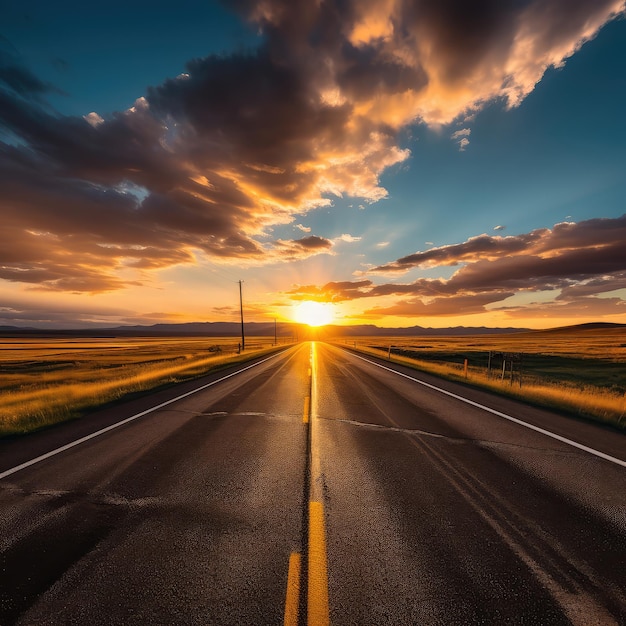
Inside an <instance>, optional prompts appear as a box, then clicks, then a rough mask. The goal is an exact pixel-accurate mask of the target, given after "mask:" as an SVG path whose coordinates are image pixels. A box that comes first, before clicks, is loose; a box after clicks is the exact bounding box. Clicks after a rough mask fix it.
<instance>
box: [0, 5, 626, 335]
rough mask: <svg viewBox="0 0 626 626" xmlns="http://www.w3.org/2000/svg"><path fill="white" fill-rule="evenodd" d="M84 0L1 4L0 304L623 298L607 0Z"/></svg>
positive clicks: (454, 313)
mask: <svg viewBox="0 0 626 626" xmlns="http://www.w3.org/2000/svg"><path fill="white" fill-rule="evenodd" d="M109 8H110V10H109V11H107V12H102V11H101V10H100V9H99V8H98V7H97V6H84V7H81V9H80V10H78V9H77V8H76V6H75V5H74V4H73V3H66V2H62V3H61V4H60V5H58V4H57V5H55V6H52V5H50V6H40V7H36V8H31V7H28V6H25V5H24V3H20V2H18V1H17V0H8V2H7V3H6V8H5V9H3V12H4V13H5V18H6V19H5V20H4V23H3V25H2V26H1V27H0V103H1V105H2V106H0V190H1V191H2V194H1V196H0V197H1V198H2V200H0V206H1V207H2V213H3V221H2V228H0V326H14V327H18V328H19V327H22V328H28V327H30V328H36V329H37V328H38V329H42V330H47V329H59V330H63V329H67V330H71V329H77V330H87V329H94V330H97V329H101V328H112V327H118V326H134V325H143V326H150V325H154V324H161V323H162V324H174V323H212V322H233V323H236V322H238V320H239V316H240V306H242V307H243V310H244V314H245V316H246V319H245V322H246V323H247V322H248V321H254V322H256V323H271V322H272V321H273V320H274V319H276V320H278V321H279V322H280V323H287V322H289V323H298V321H297V320H300V322H301V323H305V324H310V325H313V326H315V325H320V326H323V325H328V324H330V325H336V326H355V325H362V324H371V325H374V326H376V327H379V328H380V327H382V328H397V329H401V328H410V327H412V326H421V327H423V328H430V329H446V328H454V327H461V326H464V327H471V328H481V327H487V328H523V329H534V330H547V329H552V328H560V327H566V326H572V325H578V324H591V323H609V324H611V323H614V324H624V323H626V253H625V247H624V241H626V209H625V207H624V203H623V198H624V197H626V180H625V179H624V176H623V172H624V170H625V169H626V149H625V146H626V124H625V123H624V121H623V111H622V104H621V103H622V102H624V100H625V99H626V68H625V67H624V64H625V62H626V20H625V19H624V17H625V15H626V3H625V2H624V1H623V0H599V1H598V2H596V3H591V4H590V3H586V2H576V3H574V4H572V3H571V2H565V0H547V1H546V0H541V1H540V0H525V1H524V2H522V3H514V5H510V6H509V5H507V6H500V5H498V3H479V4H477V5H474V6H471V7H468V6H467V5H466V3H461V2H451V3H446V4H445V6H444V5H442V4H441V3H437V2H436V1H435V0H428V1H426V2H419V3H418V2H412V1H411V0H390V1H389V2H386V3H380V4H378V5H377V4H376V3H373V4H372V5H371V6H370V5H364V4H363V3H358V2H356V1H355V0H349V1H348V2H345V3H336V2H334V1H333V0H330V1H329V2H326V3H323V4H322V5H319V6H318V5H316V6H315V7H313V6H311V3H309V2H307V0H296V1H295V2H289V3H288V2H285V0H267V1H265V0H264V2H262V3H261V2H259V1H254V0H251V1H250V2H245V3H237V5H236V8H227V7H225V6H223V5H222V4H219V3H216V2H208V3H205V4H202V5H200V4H198V3H195V2H185V1H183V2H180V3H178V4H177V5H176V6H175V7H165V6H160V5H159V6H156V7H153V9H151V10H150V11H145V10H143V9H142V8H141V7H139V6H131V7H128V6H126V5H125V4H124V3H122V2H121V0H112V3H111V4H110V6H109ZM305 8H306V10H305ZM122 12H123V15H124V18H125V19H123V20H122V19H120V15H121V14H122ZM565 16H567V19H564V18H565ZM112 39H113V40H115V41H116V42H117V43H118V44H119V45H116V46H115V49H112V48H111V46H110V41H111V40H112ZM164 41H166V42H167V45H163V42H164ZM240 298H241V300H240ZM248 318H249V319H248Z"/></svg>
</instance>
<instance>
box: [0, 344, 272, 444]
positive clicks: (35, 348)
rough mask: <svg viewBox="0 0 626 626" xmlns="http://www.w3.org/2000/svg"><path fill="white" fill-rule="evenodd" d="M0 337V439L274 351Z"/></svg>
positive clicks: (268, 346) (258, 346) (263, 347)
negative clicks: (239, 351)
mask: <svg viewBox="0 0 626 626" xmlns="http://www.w3.org/2000/svg"><path fill="white" fill-rule="evenodd" d="M238 343H239V339H238V338H232V337H229V338H216V337H121V338H77V337H71V336H64V337H53V338H44V339H38V338H28V337H27V338H24V337H5V338H0V436H5V435H11V434H20V433H25V432H30V431H32V430H36V429H38V428H42V427H44V426H48V425H51V424H54V423H56V422H60V421H64V420H67V419H72V418H76V417H80V416H81V415H82V414H84V412H85V411H87V410H89V409H91V408H94V407H96V406H100V405H103V404H106V403H108V402H113V401H115V400H119V399H120V398H123V397H125V396H128V395H129V394H132V393H137V392H141V391H145V390H148V389H153V388H156V387H160V386H163V385H168V384H172V383H175V382H180V381H182V380H186V379H189V378H193V377H197V376H200V375H202V374H205V373H207V372H208V371H210V370H214V369H216V368H219V367H224V366H226V365H228V364H231V363H234V362H238V361H243V360H246V359H249V358H250V357H252V356H257V355H259V354H261V353H263V352H264V351H271V350H272V349H273V347H272V344H273V341H272V338H269V337H262V338H250V339H248V338H246V350H245V352H244V353H243V354H238Z"/></svg>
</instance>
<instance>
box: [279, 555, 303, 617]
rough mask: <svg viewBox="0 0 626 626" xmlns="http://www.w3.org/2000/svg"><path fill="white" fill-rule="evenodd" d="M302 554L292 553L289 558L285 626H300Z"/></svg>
mask: <svg viewBox="0 0 626 626" xmlns="http://www.w3.org/2000/svg"><path fill="white" fill-rule="evenodd" d="M300 561H301V558H300V554H299V553H298V552H292V553H291V555H290V556H289V573H288V575H287V597H286V599H285V618H284V620H283V624H284V626H298V606H299V604H300Z"/></svg>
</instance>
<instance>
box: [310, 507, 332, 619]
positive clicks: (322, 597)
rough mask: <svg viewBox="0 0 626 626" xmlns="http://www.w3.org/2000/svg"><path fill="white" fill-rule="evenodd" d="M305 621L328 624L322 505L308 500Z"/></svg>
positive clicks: (324, 530) (326, 567) (326, 566)
mask: <svg viewBox="0 0 626 626" xmlns="http://www.w3.org/2000/svg"><path fill="white" fill-rule="evenodd" d="M307 589H308V604H307V621H308V624H309V626H328V624H330V618H329V608H328V565H327V562H326V529H325V525H324V505H323V504H322V503H321V502H309V579H308V588H307Z"/></svg>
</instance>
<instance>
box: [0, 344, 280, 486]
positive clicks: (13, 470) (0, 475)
mask: <svg viewBox="0 0 626 626" xmlns="http://www.w3.org/2000/svg"><path fill="white" fill-rule="evenodd" d="M279 354H280V353H279ZM277 356H278V354H272V355H271V356H269V357H267V358H266V359H263V360H262V361H258V362H257V363H253V364H252V365H248V366H247V367H244V368H243V369H240V370H237V371H236V372H232V373H231V374H228V375H226V376H222V378H218V379H217V380H214V381H213V382H210V383H207V384H206V385H202V386H201V387H198V388H197V389H193V390H191V391H188V392H186V393H183V394H182V395H180V396H177V397H176V398H172V399H171V400H166V401H165V402H161V404H157V405H156V406H153V407H152V408H150V409H146V410H145V411H141V413H136V414H135V415H131V416H130V417H127V418H126V419H124V420H122V421H121V422H117V423H115V424H111V425H110V426H107V427H106V428H102V429H101V430H98V431H96V432H95V433H91V435H86V436H85V437H81V438H80V439H77V440H76V441H72V442H71V443H68V444H65V445H64V446H61V447H60V448H56V449H55V450H51V451H50V452H46V453H45V454H42V455H41V456H38V457H36V458H34V459H31V460H30V461H26V462H25V463H22V464H21V465H16V466H15V467H12V468H11V469H8V470H6V471H4V472H2V473H0V480H1V479H3V478H6V477H7V476H10V475H11V474H15V473H16V472H19V471H20V470H23V469H26V468H27V467H30V466H31V465H35V464H36V463H39V462H40V461H44V460H45V459H49V458H50V457H52V456H55V455H57V454H60V453H61V452H65V451H66V450H69V449H71V448H73V447H75V446H79V445H81V444H82V443H85V442H86V441H89V440H90V439H95V438H96V437H99V436H100V435H103V434H104V433H107V432H109V431H110V430H114V429H116V428H119V427H120V426H123V425H124V424H128V422H132V421H133V420H136V419H139V418H140V417H143V416H144V415H148V413H152V412H154V411H157V410H159V409H162V408H163V407H164V406H167V405H168V404H173V403H174V402H178V401H179V400H182V399H183V398H186V397H187V396H191V395H193V394H194V393H198V391H203V390H204V389H207V388H208V387H212V386H213V385H217V383H221V382H222V381H224V380H226V379H228V378H232V377H233V376H236V375H237V374H241V373H242V372H245V371H246V370H249V369H251V368H253V367H256V366H257V365H261V364H262V363H265V362H266V361H269V360H270V359H273V358H275V357H277Z"/></svg>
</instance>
